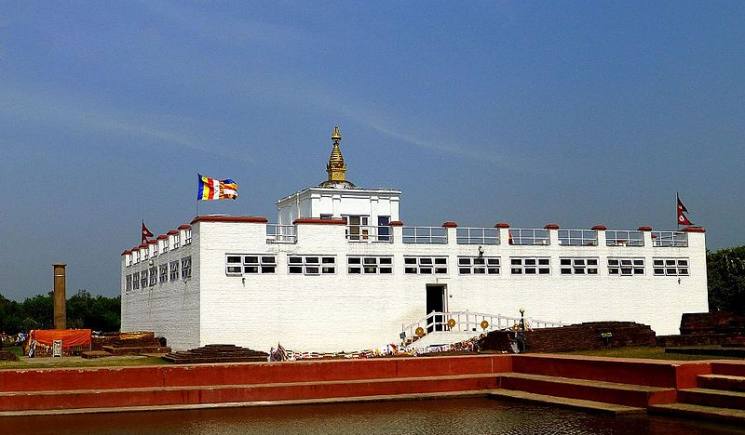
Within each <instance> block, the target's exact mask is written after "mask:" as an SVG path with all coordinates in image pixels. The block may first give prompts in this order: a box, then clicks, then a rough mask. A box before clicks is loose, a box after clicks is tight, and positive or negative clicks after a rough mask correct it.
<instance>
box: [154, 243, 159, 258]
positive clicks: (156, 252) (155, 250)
mask: <svg viewBox="0 0 745 435" xmlns="http://www.w3.org/2000/svg"><path fill="white" fill-rule="evenodd" d="M157 255H158V244H157V243H153V257H156V256H157Z"/></svg>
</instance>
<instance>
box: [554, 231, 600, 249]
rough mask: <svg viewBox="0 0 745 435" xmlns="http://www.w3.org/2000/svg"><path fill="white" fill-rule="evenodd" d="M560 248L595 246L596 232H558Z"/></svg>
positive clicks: (596, 242) (596, 243)
mask: <svg viewBox="0 0 745 435" xmlns="http://www.w3.org/2000/svg"><path fill="white" fill-rule="evenodd" d="M559 245H561V246H597V245H598V232H597V231H595V230H559Z"/></svg>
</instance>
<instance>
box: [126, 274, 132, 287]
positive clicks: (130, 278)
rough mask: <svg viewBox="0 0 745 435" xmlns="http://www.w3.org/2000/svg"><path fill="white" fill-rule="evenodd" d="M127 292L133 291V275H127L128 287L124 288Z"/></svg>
mask: <svg viewBox="0 0 745 435" xmlns="http://www.w3.org/2000/svg"><path fill="white" fill-rule="evenodd" d="M124 289H125V290H126V291H130V290H132V275H131V274H130V275H127V285H126V286H125V287H124Z"/></svg>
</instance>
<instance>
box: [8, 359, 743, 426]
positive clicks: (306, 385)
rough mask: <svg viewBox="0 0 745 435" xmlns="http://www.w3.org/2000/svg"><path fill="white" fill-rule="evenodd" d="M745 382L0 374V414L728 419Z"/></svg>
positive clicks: (216, 371) (448, 362) (724, 369)
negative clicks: (412, 406)
mask: <svg viewBox="0 0 745 435" xmlns="http://www.w3.org/2000/svg"><path fill="white" fill-rule="evenodd" d="M744 383H745V362H735V363H732V362H714V361H711V362H710V361H706V362H674V361H652V360H633V359H616V358H598V357H584V356H564V355H548V354H546V355H541V354H535V355H473V356H447V357H430V358H385V359H368V360H326V361H297V362H281V363H234V364H200V365H179V366H145V367H109V368H67V369H25V370H0V415H6V416H8V415H19V414H20V415H29V414H52V413H84V412H115V411H131V410H153V409H192V408H207V407H221V406H256V405H278V404H292V403H327V402H334V401H362V400H391V399H404V398H406V399H409V398H424V397H427V398H429V397H440V396H453V395H481V396H490V395H493V396H499V397H511V398H516V399H522V400H534V401H542V402H548V403H555V404H559V405H564V406H573V407H579V408H582V409H588V410H596V411H605V412H610V413H614V414H616V413H625V412H645V410H647V409H650V410H655V412H668V413H673V412H678V413H681V412H683V411H681V409H682V408H681V409H676V408H674V407H675V406H678V405H679V407H680V406H682V407H683V408H685V407H686V406H688V407H691V406H697V407H699V408H702V407H703V408H711V409H709V410H708V411H713V410H715V409H720V408H721V407H722V406H724V405H727V404H729V405H728V406H730V407H731V408H733V409H730V411H732V412H730V414H733V413H734V415H737V413H738V412H742V413H743V414H745V393H743V392H742V391H741V388H742V386H743V385H744ZM716 389H719V390H716ZM740 396H742V397H740ZM678 402H685V403H682V404H681V403H678ZM715 407H717V408H715ZM704 411H706V409H704ZM697 412H701V409H698V411H697ZM710 413H711V412H710ZM690 415H694V414H690ZM743 418H744V419H743V420H742V421H745V415H744V416H743Z"/></svg>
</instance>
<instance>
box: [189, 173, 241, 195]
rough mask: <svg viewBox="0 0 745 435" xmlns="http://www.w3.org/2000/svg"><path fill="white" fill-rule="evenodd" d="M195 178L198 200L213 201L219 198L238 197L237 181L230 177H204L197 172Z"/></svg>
mask: <svg viewBox="0 0 745 435" xmlns="http://www.w3.org/2000/svg"><path fill="white" fill-rule="evenodd" d="M197 178H198V188H197V200H198V201H215V200H220V199H236V198H238V183H236V182H235V181H233V180H231V179H230V178H226V179H224V180H218V179H216V178H210V177H206V176H204V175H201V174H197Z"/></svg>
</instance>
